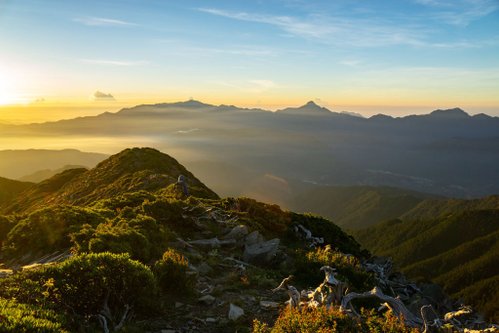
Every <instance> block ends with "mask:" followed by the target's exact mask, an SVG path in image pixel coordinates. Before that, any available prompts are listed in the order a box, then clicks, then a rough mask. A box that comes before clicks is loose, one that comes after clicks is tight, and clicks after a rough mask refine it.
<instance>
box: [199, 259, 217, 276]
mask: <svg viewBox="0 0 499 333" xmlns="http://www.w3.org/2000/svg"><path fill="white" fill-rule="evenodd" d="M212 270H213V268H211V266H210V265H208V264H207V263H205V262H202V263H201V264H199V266H198V267H197V271H198V272H199V273H200V274H203V275H206V274H208V273H209V272H211V271H212Z"/></svg>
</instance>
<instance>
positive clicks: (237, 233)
mask: <svg viewBox="0 0 499 333" xmlns="http://www.w3.org/2000/svg"><path fill="white" fill-rule="evenodd" d="M248 233H249V230H248V227H247V226H245V225H243V224H241V225H238V226H235V227H234V228H232V230H231V231H229V233H228V234H227V235H225V236H223V237H222V239H235V240H239V239H242V238H243V237H244V236H246V235H247V234H248Z"/></svg>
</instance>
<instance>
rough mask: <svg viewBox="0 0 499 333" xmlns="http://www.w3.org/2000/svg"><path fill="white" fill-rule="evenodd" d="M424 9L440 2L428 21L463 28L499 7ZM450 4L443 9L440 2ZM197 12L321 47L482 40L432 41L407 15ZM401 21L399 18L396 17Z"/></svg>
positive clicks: (431, 0) (473, 0)
mask: <svg viewBox="0 0 499 333" xmlns="http://www.w3.org/2000/svg"><path fill="white" fill-rule="evenodd" d="M415 1H416V2H417V3H419V4H421V5H424V6H431V7H438V6H437V5H436V2H439V3H442V8H440V7H438V8H436V9H435V10H434V11H433V12H432V14H431V18H432V19H433V20H439V21H441V22H444V23H447V24H451V25H457V24H461V25H465V24H467V23H469V22H470V21H472V20H474V19H477V18H479V17H482V16H484V15H488V14H490V13H491V12H493V11H495V10H496V9H497V8H498V5H496V4H495V3H493V2H491V1H488V0H459V1H457V2H459V3H461V5H460V6H458V5H453V6H452V5H451V2H450V0H449V1H444V0H440V1H437V0H415ZM444 2H445V3H449V5H448V6H444V5H443V3H444ZM197 10H198V11H201V12H204V13H207V14H210V15H215V16H221V17H225V18H229V19H233V20H239V21H246V22H254V23H261V24H267V25H270V26H274V27H276V28H278V29H280V30H282V31H284V32H285V33H286V34H288V35H291V36H295V37H300V38H304V39H309V40H315V41H318V42H321V43H324V44H331V45H338V46H351V47H383V46H391V45H405V46H413V47H432V48H462V47H480V46H483V45H484V44H485V43H486V42H484V41H466V40H464V41H463V40H457V41H447V40H446V41H445V42H441V41H434V40H432V36H433V35H434V31H431V30H429V29H428V28H427V21H426V20H427V19H428V17H424V18H419V21H418V17H417V16H416V15H412V16H409V15H408V16H407V20H406V21H407V22H410V23H407V24H405V25H401V24H400V21H393V22H391V21H390V20H389V19H387V20H383V21H380V20H377V19H369V18H357V19H352V18H345V17H342V16H334V17H333V16H328V15H325V14H320V15H318V14H311V15H308V16H304V17H293V16H280V15H268V14H259V13H248V12H241V11H239V12H235V11H227V10H223V9H217V8H198V9H197ZM399 20H400V17H399Z"/></svg>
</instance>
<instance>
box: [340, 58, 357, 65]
mask: <svg viewBox="0 0 499 333" xmlns="http://www.w3.org/2000/svg"><path fill="white" fill-rule="evenodd" d="M361 63H362V60H358V59H345V60H341V61H340V62H339V64H340V65H344V66H349V67H357V66H358V65H360V64H361Z"/></svg>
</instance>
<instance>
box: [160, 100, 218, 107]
mask: <svg viewBox="0 0 499 333" xmlns="http://www.w3.org/2000/svg"><path fill="white" fill-rule="evenodd" d="M168 105H171V106H178V107H183V108H191V109H199V108H207V107H214V105H211V104H206V103H203V102H200V101H196V100H194V99H190V100H188V101H185V102H177V103H171V104H168Z"/></svg>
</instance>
